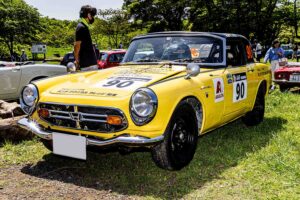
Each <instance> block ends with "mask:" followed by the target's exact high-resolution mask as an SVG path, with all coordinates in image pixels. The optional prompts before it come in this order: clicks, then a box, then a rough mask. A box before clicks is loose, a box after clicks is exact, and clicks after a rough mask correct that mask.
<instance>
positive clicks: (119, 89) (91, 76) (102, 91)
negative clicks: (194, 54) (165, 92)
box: [45, 64, 186, 98]
mask: <svg viewBox="0 0 300 200" xmlns="http://www.w3.org/2000/svg"><path fill="white" fill-rule="evenodd" d="M185 71H186V66H183V65H182V66H179V65H171V66H170V65H167V64H161V65H129V66H127V65H126V66H121V67H115V68H109V69H105V70H99V71H92V72H84V73H78V74H76V75H69V76H65V79H66V81H63V82H60V83H59V84H55V83H53V84H54V86H52V87H50V88H48V90H47V91H45V92H46V93H49V94H51V95H76V96H77V97H78V96H95V97H116V98H117V97H124V96H127V95H131V94H132V93H133V92H134V91H135V90H136V89H137V88H140V87H147V86H148V85H150V84H153V83H155V82H157V81H160V80H163V79H166V78H168V77H172V76H175V75H178V74H180V73H182V72H185Z"/></svg>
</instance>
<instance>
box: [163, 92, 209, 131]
mask: <svg viewBox="0 0 300 200" xmlns="http://www.w3.org/2000/svg"><path fill="white" fill-rule="evenodd" d="M182 103H186V104H189V105H190V106H191V107H192V108H193V110H194V111H195V113H196V120H197V124H196V127H197V130H198V134H200V131H201V130H202V129H203V124H204V123H203V121H204V112H205V111H204V108H203V104H202V102H201V100H199V99H198V98H197V97H196V96H193V95H189V96H185V97H184V98H182V99H180V101H178V103H177V104H176V106H175V108H174V110H173V112H172V115H171V117H170V119H169V122H168V125H167V127H166V129H165V131H164V133H166V131H167V129H168V127H169V124H170V122H171V120H172V117H173V114H174V112H175V110H176V109H177V108H178V106H180V105H182Z"/></svg>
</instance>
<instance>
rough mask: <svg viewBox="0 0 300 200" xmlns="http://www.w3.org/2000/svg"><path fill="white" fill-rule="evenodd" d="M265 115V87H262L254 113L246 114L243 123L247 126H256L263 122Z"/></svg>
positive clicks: (256, 100)
mask: <svg viewBox="0 0 300 200" xmlns="http://www.w3.org/2000/svg"><path fill="white" fill-rule="evenodd" d="M264 114H265V91H264V89H263V87H260V88H259V90H258V93H257V95H256V99H255V103H254V107H253V109H252V111H250V112H248V113H246V115H245V116H244V117H242V121H243V122H244V123H245V124H246V125H247V126H254V125H257V124H259V123H260V122H262V121H263V119H264Z"/></svg>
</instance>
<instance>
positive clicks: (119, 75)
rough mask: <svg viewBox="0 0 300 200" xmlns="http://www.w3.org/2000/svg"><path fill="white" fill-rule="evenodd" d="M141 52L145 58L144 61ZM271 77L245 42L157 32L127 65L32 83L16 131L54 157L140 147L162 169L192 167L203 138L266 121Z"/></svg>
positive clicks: (140, 41)
mask: <svg viewBox="0 0 300 200" xmlns="http://www.w3.org/2000/svg"><path fill="white" fill-rule="evenodd" d="M141 52H143V53H141ZM270 81H271V72H270V69H269V67H268V66H267V65H265V64H261V63H254V61H253V56H252V51H251V47H250V43H249V41H248V40H247V39H245V38H244V37H243V36H241V35H237V34H222V33H201V32H159V33H151V34H147V35H142V36H138V37H135V38H134V39H133V40H132V42H131V44H130V46H129V49H128V51H127V53H126V55H125V57H124V59H123V62H122V65H121V66H120V67H116V68H109V69H105V70H99V71H90V72H84V73H81V72H80V73H74V74H69V75H64V76H58V77H54V78H50V79H46V80H40V81H36V82H33V83H31V84H29V85H27V86H26V87H24V89H23V91H22V93H21V98H20V103H21V107H22V108H23V110H24V111H25V112H26V113H27V114H28V117H27V118H24V119H22V120H20V121H19V125H20V126H22V127H24V128H26V129H28V130H31V131H32V132H33V133H35V134H36V135H38V136H39V137H41V138H42V141H43V143H44V144H45V146H46V147H47V148H48V149H50V150H52V151H53V153H54V154H58V155H63V156H68V157H73V158H78V159H86V150H87V149H89V147H90V146H97V147H99V148H106V149H107V148H114V149H115V148H117V149H118V150H119V151H120V153H124V152H125V153H126V152H130V151H134V150H136V148H140V147H142V148H143V149H148V150H150V151H151V153H152V157H153V160H154V162H155V163H156V164H157V165H158V166H159V167H161V168H163V169H168V170H179V169H181V168H183V167H184V166H186V165H188V164H189V162H190V161H191V160H192V158H193V156H194V153H195V150H196V146H197V139H198V136H199V135H202V134H205V133H207V132H209V131H211V130H213V129H215V128H218V127H220V126H222V125H224V124H227V123H228V122H230V121H232V120H235V119H237V118H239V117H242V119H243V122H244V123H245V124H246V125H248V126H251V125H256V124H258V123H260V122H261V121H262V120H263V117H264V110H265V96H266V94H267V93H268V90H269V87H270Z"/></svg>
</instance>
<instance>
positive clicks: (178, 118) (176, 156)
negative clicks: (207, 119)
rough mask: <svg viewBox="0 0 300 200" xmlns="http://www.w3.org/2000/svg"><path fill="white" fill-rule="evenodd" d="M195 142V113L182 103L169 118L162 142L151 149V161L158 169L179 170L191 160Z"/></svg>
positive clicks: (188, 105)
mask: <svg viewBox="0 0 300 200" xmlns="http://www.w3.org/2000/svg"><path fill="white" fill-rule="evenodd" d="M197 140H198V127H197V119H196V113H195V111H194V109H193V107H192V106H191V105H190V104H188V103H186V102H182V103H180V104H179V105H178V106H177V108H176V110H175V112H174V114H173V116H172V118H171V121H170V123H169V125H168V128H167V131H166V133H165V138H164V141H163V142H162V143H161V144H159V145H156V146H155V147H153V149H152V158H153V161H154V162H155V163H156V165H157V166H159V167H160V168H163V169H168V170H180V169H182V168H183V167H185V166H186V165H188V164H189V163H190V161H191V160H192V159H193V157H194V154H195V151H196V147H197Z"/></svg>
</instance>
